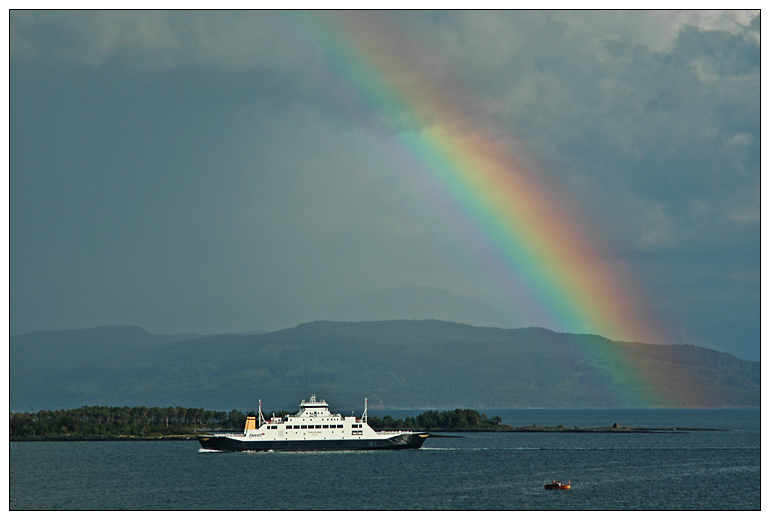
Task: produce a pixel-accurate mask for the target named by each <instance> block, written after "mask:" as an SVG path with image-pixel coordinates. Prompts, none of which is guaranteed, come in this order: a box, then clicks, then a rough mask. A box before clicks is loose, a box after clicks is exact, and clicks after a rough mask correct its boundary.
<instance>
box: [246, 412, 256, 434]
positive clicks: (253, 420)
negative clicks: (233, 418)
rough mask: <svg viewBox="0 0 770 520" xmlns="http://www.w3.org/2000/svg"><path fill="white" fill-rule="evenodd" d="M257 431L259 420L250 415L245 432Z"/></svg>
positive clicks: (247, 418)
mask: <svg viewBox="0 0 770 520" xmlns="http://www.w3.org/2000/svg"><path fill="white" fill-rule="evenodd" d="M256 429H257V418H256V417H255V416H253V415H249V416H247V417H246V427H245V428H244V430H256Z"/></svg>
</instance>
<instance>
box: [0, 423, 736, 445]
mask: <svg viewBox="0 0 770 520" xmlns="http://www.w3.org/2000/svg"><path fill="white" fill-rule="evenodd" d="M383 431H385V430H383ZM426 431H427V432H428V433H429V434H430V435H431V436H432V437H437V438H439V437H454V435H444V434H463V433H688V432H694V431H725V430H719V429H716V428H690V427H680V426H677V427H666V428H645V427H614V426H601V427H598V428H586V427H582V428H577V427H575V428H564V427H562V428H559V427H555V426H535V427H533V426H523V427H516V426H510V427H506V428H463V429H433V430H426ZM434 434H435V435H434ZM8 440H9V441H10V442H89V441H91V442H120V441H125V442H140V441H141V442H147V441H164V442H166V441H195V440H197V434H190V435H177V436H165V437H120V436H88V435H57V436H51V437H9V439H8Z"/></svg>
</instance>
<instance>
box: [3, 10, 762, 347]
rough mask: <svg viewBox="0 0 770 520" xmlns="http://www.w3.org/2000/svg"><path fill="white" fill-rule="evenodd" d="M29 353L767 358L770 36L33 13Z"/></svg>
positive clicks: (21, 232) (535, 17) (21, 21)
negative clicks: (765, 71)
mask: <svg viewBox="0 0 770 520" xmlns="http://www.w3.org/2000/svg"><path fill="white" fill-rule="evenodd" d="M9 31H10V33H9V42H10V43H9V45H10V49H9V50H10V52H9V59H10V66H9V76H10V77H9V91H10V96H9V97H10V102H9V108H10V124H9V131H10V137H9V151H10V158H9V167H10V182H9V262H10V268H9V327H10V333H11V335H17V334H24V333H27V332H31V331H35V330H63V329H76V328H85V327H95V326H102V325H139V326H142V327H144V328H146V329H147V330H149V331H150V332H154V333H179V332H194V333H202V334H213V333H224V332H250V331H262V330H277V329H281V328H286V327H292V326H295V325H297V324H300V323H303V322H307V321H314V320H322V319H323V320H340V321H360V320H381V319H398V318H404V319H428V318H431V319H444V320H450V321H457V322H463V323H469V324H472V325H479V326H495V327H505V328H518V327H529V326H538V327H546V328H549V329H552V330H556V331H559V332H571V333H590V334H601V335H604V336H606V337H609V338H611V339H616V340H624V341H645V342H654V343H664V344H680V343H685V344H695V345H700V346H704V347H708V348H712V349H716V350H720V351H724V352H729V353H731V354H734V355H736V356H738V357H740V358H742V359H750V360H758V359H759V356H760V295H761V290H760V256H761V255H760V243H761V239H760V20H759V14H758V13H756V12H744V11H741V12H721V11H705V12H700V11H685V12H680V11H663V12H658V11H620V12H610V11H578V12H571V11H503V12H496V11H480V12H475V11H462V12H455V11H439V12H433V11H431V12H422V11H408V12H398V11H387V12H335V13H330V12H311V13H307V12H301V11H293V12H283V11H243V12H240V11H215V12H208V11H127V12H126V11H106V12H102V11H76V12H69V11H53V12H48V11H29V12H28V11H12V12H11V13H10V26H9Z"/></svg>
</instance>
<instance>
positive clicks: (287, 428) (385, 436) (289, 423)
mask: <svg viewBox="0 0 770 520" xmlns="http://www.w3.org/2000/svg"><path fill="white" fill-rule="evenodd" d="M368 405H369V403H368V399H365V400H364V413H363V415H362V416H361V417H360V418H356V417H355V416H350V417H344V416H342V415H341V414H333V413H331V412H330V411H329V405H328V404H327V403H326V401H324V400H318V399H316V396H315V395H313V396H311V397H310V400H309V401H305V400H303V401H302V402H301V403H300V405H299V412H298V413H297V414H295V415H287V416H285V417H275V416H273V417H271V418H270V419H268V420H265V418H264V417H263V416H262V401H259V412H258V414H257V415H249V416H247V417H246V426H245V428H244V429H243V433H240V432H238V433H224V432H222V433H205V434H201V435H198V441H199V442H200V443H201V446H202V447H203V448H204V449H206V450H216V451H269V450H274V451H332V450H393V449H409V448H419V447H420V446H422V443H423V442H425V439H427V438H428V433H427V432H412V431H380V432H378V431H375V430H373V429H372V428H371V427H370V426H369V424H367V408H368Z"/></svg>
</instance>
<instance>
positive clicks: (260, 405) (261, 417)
mask: <svg viewBox="0 0 770 520" xmlns="http://www.w3.org/2000/svg"><path fill="white" fill-rule="evenodd" d="M264 422H266V421H265V417H264V416H263V415H262V399H260V400H259V425H258V426H257V428H261V427H262V424H263V423H264Z"/></svg>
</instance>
